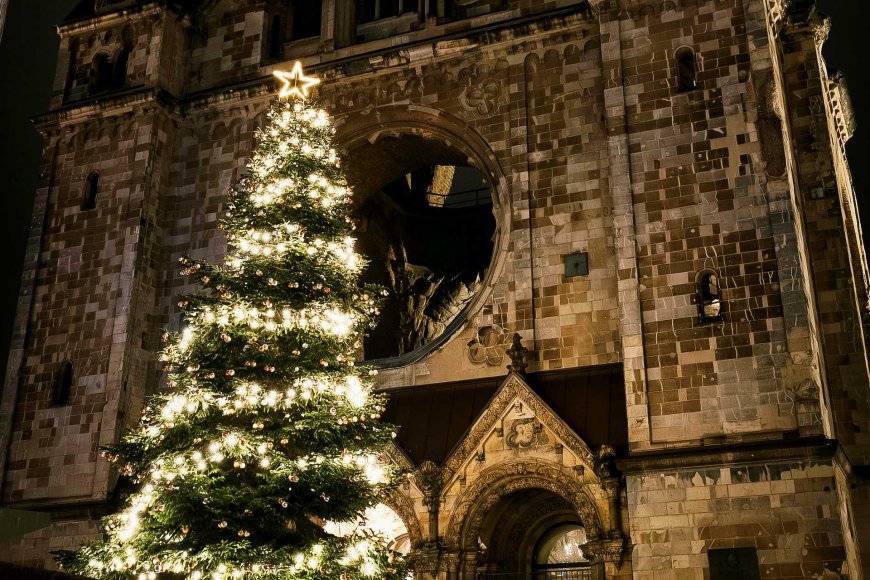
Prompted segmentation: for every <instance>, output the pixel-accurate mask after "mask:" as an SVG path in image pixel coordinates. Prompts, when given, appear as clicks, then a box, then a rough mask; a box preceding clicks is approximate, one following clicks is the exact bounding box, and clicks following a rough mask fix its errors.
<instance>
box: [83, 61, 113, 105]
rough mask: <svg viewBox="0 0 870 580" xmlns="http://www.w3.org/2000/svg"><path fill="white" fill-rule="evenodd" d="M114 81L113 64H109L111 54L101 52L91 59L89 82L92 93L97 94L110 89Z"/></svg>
mask: <svg viewBox="0 0 870 580" xmlns="http://www.w3.org/2000/svg"><path fill="white" fill-rule="evenodd" d="M111 82H112V65H111V64H109V55H108V54H106V53H105V52H101V53H99V54H97V55H96V56H95V57H94V60H93V61H91V79H90V83H89V87H88V88H89V90H90V93H91V94H93V95H95V94H98V93H102V92H104V91H106V90H108V89H109V85H110V84H111Z"/></svg>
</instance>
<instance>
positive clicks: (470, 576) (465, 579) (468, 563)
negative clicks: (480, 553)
mask: <svg viewBox="0 0 870 580" xmlns="http://www.w3.org/2000/svg"><path fill="white" fill-rule="evenodd" d="M460 566H461V568H460V571H459V579H460V580H474V578H475V576H477V550H471V551H467V552H462V554H461V555H460Z"/></svg>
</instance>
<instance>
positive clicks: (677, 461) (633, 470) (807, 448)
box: [616, 437, 839, 475]
mask: <svg viewBox="0 0 870 580" xmlns="http://www.w3.org/2000/svg"><path fill="white" fill-rule="evenodd" d="M838 447H839V443H838V442H837V441H836V440H834V439H825V438H824V437H812V438H806V439H799V440H792V441H783V440H777V441H765V442H751V443H733V444H725V445H716V446H709V447H695V448H691V449H670V450H666V451H652V452H645V453H635V454H633V455H631V456H629V457H626V458H623V459H617V460H616V466H617V467H618V468H619V470H620V471H622V473H623V474H625V475H634V474H641V473H647V472H650V471H662V470H667V469H682V468H692V467H702V466H703V467H711V466H715V465H733V464H737V463H756V462H769V461H791V460H797V459H816V460H818V459H832V458H833V457H834V455H835V454H836V452H837V449H838Z"/></svg>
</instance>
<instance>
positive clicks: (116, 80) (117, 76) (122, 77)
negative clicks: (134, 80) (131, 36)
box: [112, 46, 133, 89]
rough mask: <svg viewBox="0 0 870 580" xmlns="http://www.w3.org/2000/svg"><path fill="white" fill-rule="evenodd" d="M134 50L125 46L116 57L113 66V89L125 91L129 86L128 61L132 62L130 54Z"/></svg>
mask: <svg viewBox="0 0 870 580" xmlns="http://www.w3.org/2000/svg"><path fill="white" fill-rule="evenodd" d="M131 52H133V48H132V47H130V46H125V47H124V48H123V49H121V52H119V53H118V56H117V57H115V64H113V65H112V88H113V89H123V88H124V85H126V84H127V61H129V60H130V53H131Z"/></svg>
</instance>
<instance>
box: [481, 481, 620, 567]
mask: <svg viewBox="0 0 870 580" xmlns="http://www.w3.org/2000/svg"><path fill="white" fill-rule="evenodd" d="M585 543H586V529H585V527H584V524H583V522H582V520H581V519H580V517H579V515H578V514H577V512H576V511H575V510H574V509H573V508H572V506H571V504H570V502H568V501H567V500H566V499H565V498H563V497H561V496H559V495H557V494H555V493H553V492H551V491H547V490H544V489H537V488H531V489H523V490H520V491H517V492H515V493H512V494H510V495H507V496H505V497H504V498H502V499H501V500H500V501H499V502H498V503H497V504H495V505H494V506H493V507H492V508H490V510H489V511H488V513H487V514H486V516H485V517H484V519H483V523H482V525H481V528H480V535H479V538H478V553H477V574H476V577H477V579H478V580H587V579H588V580H601V579H603V578H604V573H603V567H602V566H601V565H600V564H594V563H591V562H590V561H589V560H588V559H587V558H586V556H585V555H584V553H583V545H584V544H585Z"/></svg>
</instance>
